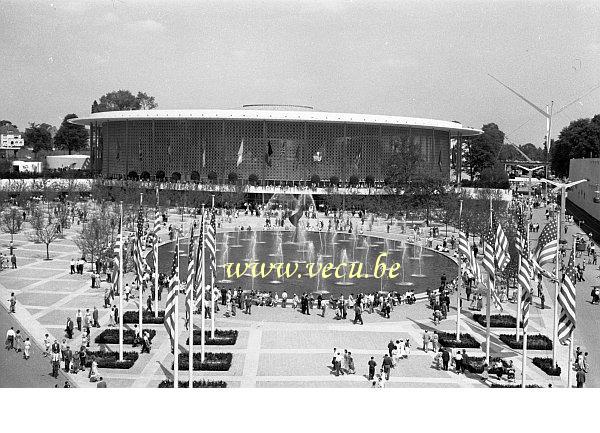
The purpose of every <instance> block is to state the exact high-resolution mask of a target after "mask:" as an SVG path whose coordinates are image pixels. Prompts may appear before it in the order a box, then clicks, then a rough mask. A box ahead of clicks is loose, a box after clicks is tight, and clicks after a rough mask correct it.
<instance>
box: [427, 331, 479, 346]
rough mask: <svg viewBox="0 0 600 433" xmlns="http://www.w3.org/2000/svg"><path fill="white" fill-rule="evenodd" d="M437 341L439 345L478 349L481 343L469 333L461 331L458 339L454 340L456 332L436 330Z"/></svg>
mask: <svg viewBox="0 0 600 433" xmlns="http://www.w3.org/2000/svg"><path fill="white" fill-rule="evenodd" d="M438 336H439V338H438V341H439V343H440V346H441V347H454V348H458V349H479V348H480V347H481V344H479V343H478V342H477V340H475V339H474V338H473V337H472V336H471V334H467V333H466V332H465V333H461V334H460V341H456V333H454V332H453V333H446V332H438Z"/></svg>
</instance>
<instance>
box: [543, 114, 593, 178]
mask: <svg viewBox="0 0 600 433" xmlns="http://www.w3.org/2000/svg"><path fill="white" fill-rule="evenodd" d="M599 156H600V114H597V115H595V116H594V117H593V118H592V119H578V120H575V121H573V122H571V123H570V124H569V125H568V126H566V127H564V128H563V130H562V131H560V134H559V135H558V140H556V142H555V143H554V145H553V146H551V147H550V161H551V167H552V171H554V173H555V174H556V175H557V176H559V177H568V175H569V160H570V159H574V158H594V157H596V158H597V157H599Z"/></svg>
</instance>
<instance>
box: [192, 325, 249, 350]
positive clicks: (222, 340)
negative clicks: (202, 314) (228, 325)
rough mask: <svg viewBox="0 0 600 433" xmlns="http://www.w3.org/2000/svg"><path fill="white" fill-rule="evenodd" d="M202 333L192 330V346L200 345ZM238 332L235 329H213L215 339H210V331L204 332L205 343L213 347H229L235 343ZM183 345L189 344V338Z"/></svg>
mask: <svg viewBox="0 0 600 433" xmlns="http://www.w3.org/2000/svg"><path fill="white" fill-rule="evenodd" d="M201 332H202V331H200V330H199V329H194V345H200V344H201V341H200V340H201V339H202V333H201ZM237 337H238V331H237V330H235V329H227V330H224V329H215V338H210V331H204V338H205V343H206V344H210V345H214V346H230V345H234V344H235V343H236V341H237ZM185 344H190V338H189V337H188V338H187V339H186V340H185Z"/></svg>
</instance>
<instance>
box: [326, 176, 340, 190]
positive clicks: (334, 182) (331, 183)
mask: <svg viewBox="0 0 600 433" xmlns="http://www.w3.org/2000/svg"><path fill="white" fill-rule="evenodd" d="M339 184H340V178H339V177H337V176H335V175H333V176H331V177H330V178H329V186H331V187H332V188H337V187H338V186H339Z"/></svg>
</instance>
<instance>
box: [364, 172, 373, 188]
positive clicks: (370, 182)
mask: <svg viewBox="0 0 600 433" xmlns="http://www.w3.org/2000/svg"><path fill="white" fill-rule="evenodd" d="M365 183H366V184H367V186H368V187H370V188H372V187H374V186H375V178H374V177H373V176H371V175H370V174H368V175H367V177H365Z"/></svg>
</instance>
